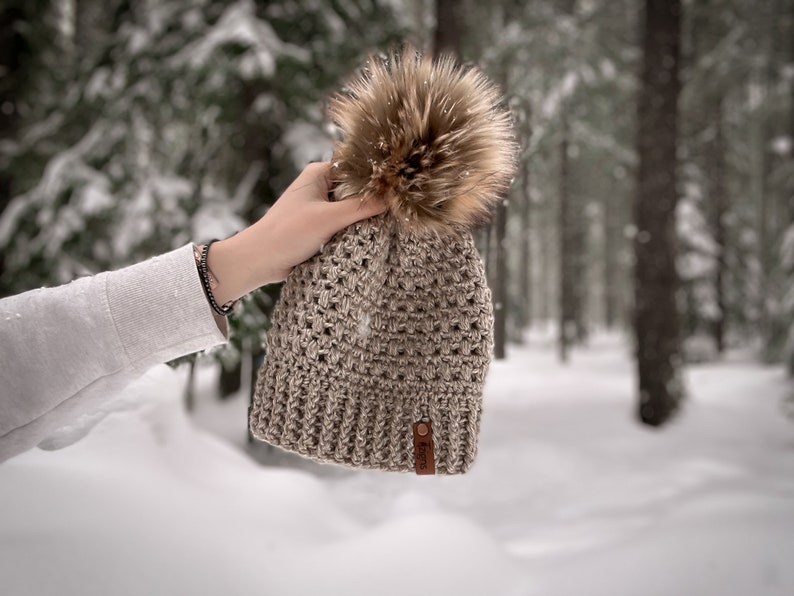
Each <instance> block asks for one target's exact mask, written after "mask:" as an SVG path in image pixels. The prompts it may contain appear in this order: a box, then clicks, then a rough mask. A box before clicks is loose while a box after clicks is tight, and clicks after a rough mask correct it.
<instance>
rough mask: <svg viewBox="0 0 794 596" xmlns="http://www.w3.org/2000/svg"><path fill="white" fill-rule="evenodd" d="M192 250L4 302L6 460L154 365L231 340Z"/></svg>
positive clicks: (0, 426)
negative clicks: (212, 305) (219, 320)
mask: <svg viewBox="0 0 794 596" xmlns="http://www.w3.org/2000/svg"><path fill="white" fill-rule="evenodd" d="M222 326H224V329H223V331H221V329H219V327H218V324H217V323H216V321H215V317H214V316H213V314H212V311H211V309H210V307H209V304H208V303H207V299H206V297H205V296H204V291H203V290H202V287H201V282H200V280H199V277H198V273H197V271H196V263H195V260H194V258H193V251H192V246H191V245H187V246H184V247H182V248H180V249H177V250H175V251H172V252H170V253H167V254H164V255H161V256H159V257H154V258H153V259H149V260H148V261H144V262H142V263H139V264H137V265H133V266H131V267H127V268H125V269H121V270H119V271H112V272H108V273H100V274H99V275H95V276H93V277H85V278H82V279H78V280H76V281H73V282H71V283H69V284H67V285H64V286H60V287H57V288H46V289H41V290H33V291H31V292H26V293H24V294H19V295H17V296H11V297H10V298H5V299H3V300H0V462H2V461H4V460H6V459H8V458H9V457H11V456H13V455H16V454H17V453H20V452H22V451H25V450H26V449H29V448H31V447H33V446H34V445H37V444H38V443H39V442H40V441H41V440H43V439H44V438H46V437H47V436H48V435H49V434H51V433H52V432H53V431H55V430H56V429H58V428H59V427H61V426H63V425H64V424H67V423H69V422H71V421H72V420H73V419H74V418H76V417H77V416H79V415H81V414H84V413H86V412H90V411H92V410H93V409H95V408H97V407H98V406H99V405H101V404H102V403H103V402H104V401H105V400H107V399H108V398H109V397H110V396H112V395H113V394H114V393H115V392H116V391H117V390H118V389H120V388H121V387H123V386H124V385H126V384H127V383H129V382H130V381H132V380H133V379H135V378H136V377H138V376H140V375H141V374H143V373H144V372H145V371H146V370H147V369H148V368H150V367H151V366H153V365H155V364H158V363H161V362H166V361H168V360H172V359H174V358H177V357H179V356H184V355H185V354H190V353H192V352H195V351H198V350H202V349H204V348H208V347H211V346H214V345H217V344H220V343H222V342H224V341H226V338H227V337H226V335H227V330H226V329H225V323H222Z"/></svg>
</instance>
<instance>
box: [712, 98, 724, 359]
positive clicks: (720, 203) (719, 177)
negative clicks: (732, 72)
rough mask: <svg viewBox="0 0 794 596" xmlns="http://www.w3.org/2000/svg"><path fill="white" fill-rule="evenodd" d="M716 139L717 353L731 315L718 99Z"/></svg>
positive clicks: (715, 331) (715, 281)
mask: <svg viewBox="0 0 794 596" xmlns="http://www.w3.org/2000/svg"><path fill="white" fill-rule="evenodd" d="M714 126H715V133H714V141H713V143H712V147H711V152H712V160H713V162H712V167H711V171H712V175H711V180H712V183H711V193H710V194H711V197H710V198H711V204H712V230H713V234H714V243H715V244H716V245H717V251H718V252H717V262H716V268H715V271H714V295H715V298H716V303H717V318H716V319H715V321H714V326H713V335H714V343H715V345H716V347H717V352H719V353H720V354H722V353H723V351H724V350H725V328H726V324H727V323H726V321H727V318H728V312H727V311H728V305H727V303H726V297H725V285H726V279H725V278H726V273H727V262H726V252H727V249H728V246H727V244H728V242H727V230H726V227H725V221H726V218H727V212H728V204H729V201H728V196H727V193H728V187H727V184H726V180H725V134H724V131H723V128H724V123H723V102H722V99H719V100H718V104H717V107H716V109H715V110H714Z"/></svg>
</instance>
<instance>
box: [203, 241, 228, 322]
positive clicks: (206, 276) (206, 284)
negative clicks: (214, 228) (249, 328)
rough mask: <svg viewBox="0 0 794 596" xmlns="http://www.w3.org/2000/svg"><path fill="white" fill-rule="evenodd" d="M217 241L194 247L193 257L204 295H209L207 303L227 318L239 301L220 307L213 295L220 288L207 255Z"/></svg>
mask: <svg viewBox="0 0 794 596" xmlns="http://www.w3.org/2000/svg"><path fill="white" fill-rule="evenodd" d="M217 241H218V239H217V238H216V239H213V240H210V241H209V242H207V244H205V245H204V246H198V247H193V255H194V256H195V258H196V266H197V267H198V272H199V278H201V285H202V287H203V288H204V293H205V294H206V295H207V301H208V302H209V303H210V306H211V307H212V310H214V311H215V312H216V313H218V314H219V315H221V316H222V317H226V316H228V315H229V313H230V312H232V310H234V307H235V306H237V302H238V301H237V300H229V302H227V303H226V304H224V305H223V306H219V305H218V302H217V301H216V300H215V296H213V295H212V288H214V287H217V286H218V281H217V278H216V277H215V275H213V273H212V271H210V268H209V266H208V265H207V255H208V254H209V252H210V246H212V245H213V243H215V242H217Z"/></svg>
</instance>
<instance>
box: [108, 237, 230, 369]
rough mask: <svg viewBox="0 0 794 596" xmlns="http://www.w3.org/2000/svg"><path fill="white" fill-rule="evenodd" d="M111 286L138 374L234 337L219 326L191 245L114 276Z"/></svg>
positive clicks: (113, 309)
mask: <svg viewBox="0 0 794 596" xmlns="http://www.w3.org/2000/svg"><path fill="white" fill-rule="evenodd" d="M106 287H107V299H108V306H109V308H110V313H111V316H112V318H113V322H114V324H115V326H116V331H117V333H118V336H119V339H120V340H121V345H122V346H123V348H124V352H125V356H126V358H127V360H128V364H129V365H130V366H132V367H133V368H135V369H137V370H138V371H141V372H143V371H144V370H146V369H148V368H149V367H151V366H153V365H155V364H157V363H160V362H166V361H169V360H173V359H174V358H178V357H180V356H184V355H186V354H190V353H192V352H196V351H198V350H203V349H205V348H209V347H212V346H215V345H218V344H220V343H223V342H225V341H226V340H227V339H228V328H227V326H226V321H221V322H220V323H218V322H216V319H215V317H213V314H212V310H211V308H210V306H209V303H208V302H207V298H206V296H205V295H204V290H203V289H202V287H201V280H200V279H199V275H198V271H197V269H196V263H195V259H194V257H193V248H192V245H190V244H188V245H186V246H183V247H182V248H179V249H177V250H174V251H171V252H169V253H166V254H164V255H161V256H158V257H154V258H153V259H150V260H149V261H145V262H143V263H139V264H137V265H132V266H131V267H126V268H125V269H122V270H120V271H114V272H111V273H109V274H108V275H107V286H106ZM219 326H220V328H219Z"/></svg>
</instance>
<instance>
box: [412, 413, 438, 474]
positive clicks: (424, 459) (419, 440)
mask: <svg viewBox="0 0 794 596" xmlns="http://www.w3.org/2000/svg"><path fill="white" fill-rule="evenodd" d="M414 465H415V467H416V473H417V474H419V475H420V476H421V475H425V474H435V473H436V460H435V456H434V454H433V425H432V424H431V423H430V421H419V422H414Z"/></svg>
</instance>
